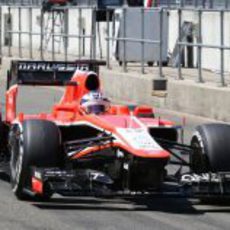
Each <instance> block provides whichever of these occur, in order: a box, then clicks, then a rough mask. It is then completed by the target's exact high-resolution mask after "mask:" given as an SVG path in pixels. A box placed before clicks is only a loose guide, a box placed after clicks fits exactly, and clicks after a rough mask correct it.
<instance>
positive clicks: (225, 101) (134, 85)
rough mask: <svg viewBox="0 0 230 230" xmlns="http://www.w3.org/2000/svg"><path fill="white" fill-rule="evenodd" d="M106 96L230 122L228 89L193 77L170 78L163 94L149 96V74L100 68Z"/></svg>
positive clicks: (150, 91)
mask: <svg viewBox="0 0 230 230" xmlns="http://www.w3.org/2000/svg"><path fill="white" fill-rule="evenodd" d="M101 79H102V82H103V87H104V90H105V93H106V95H108V96H109V97H111V98H115V99H116V100H120V101H125V102H127V103H131V104H132V103H134V104H148V105H151V106H156V107H160V108H166V109H170V110H174V111H180V112H185V113H189V114H194V115H198V116H203V117H207V118H212V119H217V120H221V121H228V122H229V121H230V97H229V95H230V89H229V88H227V87H225V88H221V87H217V86H214V85H212V84H208V83H206V84H197V83H195V82H194V81H193V80H181V81H178V80H171V79H170V80H169V81H168V90H167V94H166V96H165V97H156V96H152V95H153V92H152V79H153V78H152V76H149V75H148V76H146V75H140V74H130V73H126V74H124V73H120V72H118V71H110V70H107V69H105V68H102V69H101Z"/></svg>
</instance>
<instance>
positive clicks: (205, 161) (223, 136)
mask: <svg viewBox="0 0 230 230" xmlns="http://www.w3.org/2000/svg"><path fill="white" fill-rule="evenodd" d="M229 136H230V125H226V124H205V125H200V126H198V127H197V128H196V132H195V133H194V135H193V137H192V140H191V145H192V147H195V149H194V152H193V154H192V155H191V165H192V166H191V168H192V170H193V171H194V172H195V173H205V172H226V171H230V141H228V140H229Z"/></svg>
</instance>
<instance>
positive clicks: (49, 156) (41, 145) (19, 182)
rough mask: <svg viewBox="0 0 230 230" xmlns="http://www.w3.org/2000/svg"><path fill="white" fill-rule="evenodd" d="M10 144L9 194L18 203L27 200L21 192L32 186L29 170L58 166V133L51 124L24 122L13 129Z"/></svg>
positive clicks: (35, 121)
mask: <svg viewBox="0 0 230 230" xmlns="http://www.w3.org/2000/svg"><path fill="white" fill-rule="evenodd" d="M9 142H10V150H11V160H10V171H11V185H12V190H13V192H14V194H15V195H16V197H17V198H18V199H26V198H27V195H26V194H25V192H24V191H25V190H24V189H25V188H30V186H31V167H32V166H35V167H58V166H60V163H61V154H60V134H59V130H58V127H57V126H56V125H55V124H54V123H53V122H50V121H44V120H27V121H24V122H23V124H16V125H13V126H12V129H11V131H10V137H9ZM46 195H47V194H44V197H46Z"/></svg>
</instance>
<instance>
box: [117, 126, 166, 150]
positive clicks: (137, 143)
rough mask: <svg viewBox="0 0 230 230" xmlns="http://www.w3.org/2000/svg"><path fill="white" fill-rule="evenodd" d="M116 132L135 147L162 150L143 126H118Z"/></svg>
mask: <svg viewBox="0 0 230 230" xmlns="http://www.w3.org/2000/svg"><path fill="white" fill-rule="evenodd" d="M118 132H119V134H120V135H122V137H123V138H124V139H125V140H126V141H127V142H128V143H129V144H130V145H131V146H132V147H133V148H135V149H142V150H162V148H161V147H160V145H159V144H158V143H157V142H156V141H155V140H154V139H153V138H152V137H151V135H150V134H149V133H148V131H147V130H146V129H144V128H139V129H132V128H118Z"/></svg>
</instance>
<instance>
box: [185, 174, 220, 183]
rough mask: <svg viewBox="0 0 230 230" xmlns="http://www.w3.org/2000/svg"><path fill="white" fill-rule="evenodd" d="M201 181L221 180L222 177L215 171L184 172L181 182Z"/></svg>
mask: <svg viewBox="0 0 230 230" xmlns="http://www.w3.org/2000/svg"><path fill="white" fill-rule="evenodd" d="M200 182H220V178H219V177H218V175H217V174H215V173H202V174H195V173H193V174H184V175H182V177H181V183H183V184H187V183H189V184H190V183H200Z"/></svg>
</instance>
